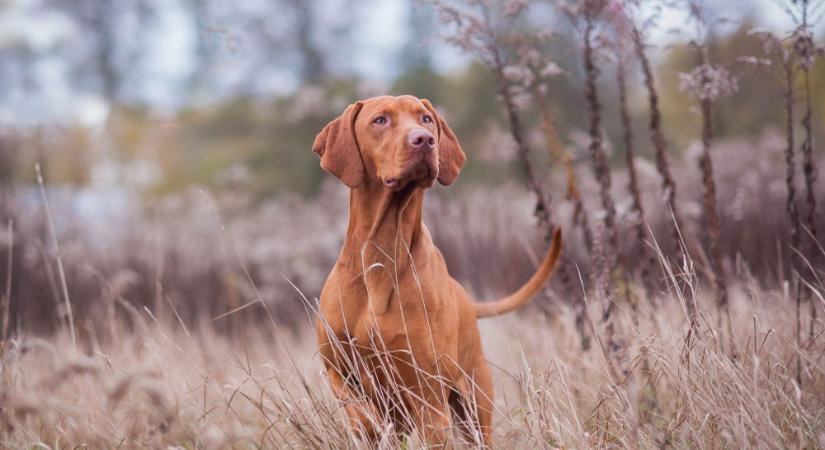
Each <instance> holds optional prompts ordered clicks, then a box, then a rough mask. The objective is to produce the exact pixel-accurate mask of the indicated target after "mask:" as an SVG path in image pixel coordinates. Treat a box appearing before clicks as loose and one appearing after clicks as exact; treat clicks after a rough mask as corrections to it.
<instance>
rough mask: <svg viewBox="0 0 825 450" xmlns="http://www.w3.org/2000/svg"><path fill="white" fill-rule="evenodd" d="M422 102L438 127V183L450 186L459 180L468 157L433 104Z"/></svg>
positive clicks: (427, 101) (426, 101)
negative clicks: (459, 174)
mask: <svg viewBox="0 0 825 450" xmlns="http://www.w3.org/2000/svg"><path fill="white" fill-rule="evenodd" d="M421 102H422V103H424V106H425V107H426V108H427V109H428V110H430V113H432V115H433V117H434V118H435V123H436V125H437V126H438V182H439V183H441V184H443V185H444V186H449V185H450V184H452V183H453V181H455V179H456V178H458V173H459V172H461V168H462V167H464V163H465V162H467V156H465V155H464V150H462V149H461V144H459V143H458V138H457V137H455V133H453V130H451V129H450V126H449V125H447V122H446V121H445V120H444V119H442V118H441V116H440V115H439V114H438V112H437V111H436V110H435V108H434V107H433V105H432V103H430V101H429V100H421Z"/></svg>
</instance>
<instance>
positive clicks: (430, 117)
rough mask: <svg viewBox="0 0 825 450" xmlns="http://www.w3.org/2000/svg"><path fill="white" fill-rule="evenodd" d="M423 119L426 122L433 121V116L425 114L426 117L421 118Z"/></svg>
mask: <svg viewBox="0 0 825 450" xmlns="http://www.w3.org/2000/svg"><path fill="white" fill-rule="evenodd" d="M421 121H422V122H424V123H433V116H430V115H428V114H424V117H422V118H421Z"/></svg>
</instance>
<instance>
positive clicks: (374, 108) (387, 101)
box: [312, 95, 466, 191]
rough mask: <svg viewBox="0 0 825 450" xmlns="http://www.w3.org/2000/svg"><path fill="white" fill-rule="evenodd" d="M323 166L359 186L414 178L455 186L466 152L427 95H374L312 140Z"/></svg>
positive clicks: (394, 186) (393, 185) (393, 186)
mask: <svg viewBox="0 0 825 450" xmlns="http://www.w3.org/2000/svg"><path fill="white" fill-rule="evenodd" d="M312 151H314V152H315V153H316V154H318V156H320V157H321V167H323V168H324V170H326V171H327V172H329V173H331V174H333V175H335V176H337V177H338V178H340V179H341V180H342V181H343V182H344V183H345V184H346V185H347V186H349V187H351V188H356V187H358V186H360V185H362V184H364V183H365V182H366V183H370V184H373V183H380V184H382V185H383V186H384V187H386V188H387V189H390V190H393V191H397V190H400V189H402V188H403V187H405V186H406V185H408V184H409V183H417V184H418V186H420V187H425V188H426V187H430V186H432V185H433V183H434V182H435V180H436V179H437V180H438V181H439V183H441V184H443V185H449V184H451V183H452V182H453V181H455V179H456V177H458V173H459V172H460V171H461V168H462V167H463V166H464V162H465V161H466V157H465V155H464V151H463V150H462V149H461V145H460V144H459V143H458V139H457V138H456V137H455V134H453V131H452V130H451V129H450V127H449V126H447V122H445V121H444V119H442V118H441V116H439V115H438V112H436V110H435V108H434V107H433V105H432V104H430V102H429V101H427V100H420V99H418V98H416V97H413V96H410V95H402V96H399V97H390V96H382V97H373V98H370V99H367V100H363V101H359V102H356V103H354V104H352V105H350V106H348V107H347V109H346V110H345V111H344V113H343V114H341V116H339V117H338V118H337V119H335V120H333V121H332V122H330V123H329V124H327V125H326V126H325V127H324V129H323V130H321V132H320V133H318V136H316V137H315V143H314V144H313V145H312Z"/></svg>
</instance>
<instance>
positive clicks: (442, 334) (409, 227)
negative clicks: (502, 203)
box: [312, 96, 562, 446]
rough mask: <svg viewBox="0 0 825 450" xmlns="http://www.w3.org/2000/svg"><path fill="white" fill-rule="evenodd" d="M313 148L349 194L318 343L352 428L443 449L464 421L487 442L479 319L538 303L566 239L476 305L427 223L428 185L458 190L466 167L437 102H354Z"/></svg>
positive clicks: (486, 376)
mask: <svg viewBox="0 0 825 450" xmlns="http://www.w3.org/2000/svg"><path fill="white" fill-rule="evenodd" d="M312 150H313V151H314V152H315V153H317V154H318V155H319V156H320V157H321V167H323V168H324V169H325V170H326V171H328V172H330V173H331V174H333V175H335V176H337V177H338V178H340V179H341V181H343V182H344V183H345V184H346V185H347V186H349V188H350V209H349V227H348V229H347V234H346V238H345V240H344V247H343V249H341V254H340V256H339V257H338V261H337V262H336V263H335V266H334V267H333V268H332V271H331V272H330V274H329V278H327V281H326V283H325V284H324V287H323V290H322V292H321V298H320V310H319V319H318V343H319V346H320V354H321V357H322V360H323V362H324V366H325V369H326V374H327V376H328V377H329V381H330V384H331V385H332V389H333V390H334V392H335V395H336V396H337V398H338V399H339V400H340V401H341V402H342V403H343V405H344V407H345V409H346V412H347V414H348V415H349V418H350V421H351V423H352V425H353V426H354V427H356V429H357V430H359V431H360V432H361V433H363V435H364V436H365V437H366V438H367V439H370V440H372V439H376V438H379V437H380V436H381V435H382V431H384V430H391V429H392V430H393V432H394V433H401V432H408V431H410V430H411V427H416V428H418V430H419V431H420V432H421V435H422V437H423V438H424V439H425V440H426V441H427V443H428V444H430V445H434V446H444V445H446V444H447V439H448V431H449V430H450V428H451V427H452V426H453V423H454V422H455V423H456V425H457V427H458V428H459V429H461V430H462V431H463V432H464V433H463V434H464V435H465V436H466V437H468V438H469V439H471V440H472V441H474V442H475V443H476V444H479V445H483V446H488V445H489V443H490V434H491V424H492V415H493V386H492V382H491V378H490V369H489V367H488V365H487V361H486V360H485V358H484V354H483V352H482V349H481V341H480V337H479V331H478V326H477V324H476V319H478V318H481V317H489V316H494V315H498V314H504V313H506V312H509V311H512V310H514V309H516V308H518V307H519V306H521V305H523V304H524V303H526V302H527V301H528V300H530V298H531V297H532V296H533V295H534V294H535V293H536V292H537V291H538V290H539V289H540V287H541V286H542V284H543V283H544V282H545V280H547V278H548V277H549V276H550V273H551V272H552V271H553V268H554V266H555V265H556V261H557V260H558V258H559V254H560V252H561V246H562V243H561V233H560V232H559V231H558V230H557V231H556V233H555V235H554V237H553V243H552V246H551V248H550V250H549V251H548V253H547V256H546V257H545V258H544V261H543V262H542V263H541V266H540V267H539V268H538V270H537V271H536V273H535V274H534V275H533V276H532V277H531V278H530V279H529V280H528V281H527V283H526V284H525V285H524V286H522V287H521V288H520V289H519V290H518V291H516V292H515V293H514V294H512V295H510V296H507V297H504V298H502V299H500V300H496V301H494V302H487V303H476V302H474V301H473V300H471V299H470V297H469V296H468V295H467V293H466V292H465V290H464V288H462V287H461V285H460V284H459V283H458V282H457V281H456V280H454V279H453V278H452V277H451V276H450V273H449V272H448V271H447V266H446V264H445V263H444V258H443V257H442V256H441V252H439V250H438V249H437V248H436V247H435V245H434V244H433V240H432V237H431V236H430V232H429V231H428V230H427V227H426V226H425V225H424V224H423V223H422V220H421V214H422V204H423V200H424V191H425V190H426V188H428V187H431V186H432V185H433V184H434V183H435V181H436V180H438V181H439V182H440V183H441V184H443V185H449V184H451V183H452V182H453V181H455V179H456V177H458V173H459V172H460V171H461V168H462V166H463V165H464V162H465V160H466V157H465V156H464V151H463V150H462V149H461V146H460V145H459V143H458V140H457V139H456V136H455V134H453V132H452V130H450V127H449V126H447V123H446V122H445V121H444V120H443V119H442V118H441V117H440V116H439V115H438V113H437V112H436V110H435V108H433V106H432V105H431V104H430V102H428V101H427V100H419V99H418V98H416V97H412V96H400V97H389V96H383V97H375V98H371V99H368V100H364V101H360V102H357V103H355V104H352V105H350V106H349V107H347V109H346V110H345V111H344V113H343V114H342V115H341V116H340V117H338V118H337V119H335V120H333V121H332V122H330V123H329V124H328V125H327V126H326V127H324V129H323V130H321V132H320V133H319V134H318V136H317V137H316V138H315V143H314V144H313V146H312ZM390 426H391V427H392V428H390Z"/></svg>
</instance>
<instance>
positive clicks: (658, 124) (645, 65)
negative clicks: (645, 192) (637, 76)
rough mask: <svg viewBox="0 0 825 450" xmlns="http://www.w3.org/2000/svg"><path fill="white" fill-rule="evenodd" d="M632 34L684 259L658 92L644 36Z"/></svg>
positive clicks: (634, 29) (658, 163) (676, 239)
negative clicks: (646, 52) (646, 51)
mask: <svg viewBox="0 0 825 450" xmlns="http://www.w3.org/2000/svg"><path fill="white" fill-rule="evenodd" d="M632 35H633V47H634V50H635V52H636V59H638V60H639V65H640V66H641V68H642V74H643V76H644V84H645V89H647V94H648V102H649V104H650V139H651V141H652V143H653V148H654V150H655V153H656V169H657V170H658V171H659V174H660V175H661V176H662V188H663V189H664V191H665V193H666V194H667V202H668V205H669V207H670V209H671V212H672V215H673V221H672V226H673V239H674V242H675V244H674V245H675V246H676V254H677V255H678V256H679V257H680V258H682V259H684V257H685V256H686V255H684V254H683V251H682V246H681V245H680V240H681V236H680V233H679V230H680V229H684V228H683V227H682V215H681V212H680V210H679V206H678V204H677V202H676V182H675V181H674V180H673V175H672V174H671V172H670V163H669V162H668V157H667V144H666V143H665V136H664V133H663V132H662V115H661V111H660V110H659V94H658V92H657V90H656V80H655V78H654V75H653V69H652V67H651V65H650V60H649V59H648V57H647V54H645V42H644V38H643V37H642V34H641V32H640V31H639V29H638V27H636V26H634V27H632Z"/></svg>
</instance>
